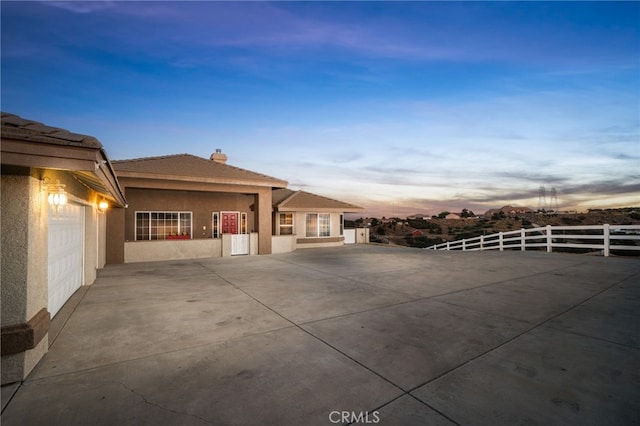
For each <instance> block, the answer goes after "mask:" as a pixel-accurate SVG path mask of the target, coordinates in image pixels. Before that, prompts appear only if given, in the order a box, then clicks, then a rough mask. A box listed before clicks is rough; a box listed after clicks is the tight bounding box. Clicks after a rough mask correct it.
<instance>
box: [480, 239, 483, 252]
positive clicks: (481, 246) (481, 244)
mask: <svg viewBox="0 0 640 426" xmlns="http://www.w3.org/2000/svg"><path fill="white" fill-rule="evenodd" d="M483 248H484V235H480V251H482V249H483Z"/></svg>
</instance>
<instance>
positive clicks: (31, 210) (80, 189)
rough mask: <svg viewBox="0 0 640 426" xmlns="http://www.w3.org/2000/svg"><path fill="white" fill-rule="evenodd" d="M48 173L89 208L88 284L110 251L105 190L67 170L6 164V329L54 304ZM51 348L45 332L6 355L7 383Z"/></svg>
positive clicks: (3, 272)
mask: <svg viewBox="0 0 640 426" xmlns="http://www.w3.org/2000/svg"><path fill="white" fill-rule="evenodd" d="M45 177H46V178H48V180H49V182H56V181H57V180H59V181H60V183H62V184H64V185H66V186H65V188H64V189H65V191H66V192H67V193H68V195H69V199H70V202H74V203H80V204H82V205H84V206H85V209H84V210H85V232H84V247H85V249H84V277H83V278H84V284H85V285H86V284H91V283H93V282H94V280H95V278H96V268H97V267H100V266H101V265H99V254H98V253H99V251H100V250H101V251H102V252H103V253H104V241H105V239H104V236H99V235H98V233H99V232H100V230H102V231H103V232H104V230H105V229H104V226H102V227H101V226H100V218H99V215H98V213H97V210H96V204H97V202H98V198H99V194H97V193H96V192H95V191H92V190H90V189H88V188H87V187H86V186H84V185H82V184H80V183H79V182H78V181H77V180H76V179H75V178H73V176H71V175H69V174H68V173H66V172H62V171H56V170H41V169H27V168H22V167H11V166H3V167H2V180H1V185H2V197H1V210H0V213H1V216H0V224H1V225H0V226H1V232H0V234H1V239H2V257H1V261H0V263H1V264H0V271H1V278H2V287H1V292H2V294H1V296H2V317H1V318H2V326H3V327H6V326H12V325H19V324H25V323H27V322H28V321H30V320H31V319H32V318H34V317H35V316H36V314H38V312H40V311H41V310H42V309H47V307H48V298H49V283H48V261H49V253H48V224H49V204H48V202H47V195H48V193H47V188H46V186H45V185H44V184H43V183H44V182H43V179H44V178H45ZM101 244H102V246H101ZM101 247H102V248H101ZM103 257H104V254H103ZM47 324H48V322H47ZM45 330H46V329H45ZM47 350H48V336H47V335H46V334H45V335H44V337H43V338H42V340H40V342H38V343H37V344H36V346H35V347H34V348H32V349H29V350H27V351H25V352H20V353H16V354H12V355H5V356H3V357H2V383H3V384H4V383H11V382H14V381H19V380H23V379H24V378H25V377H26V376H27V375H28V374H29V372H30V371H31V370H32V369H33V367H35V365H36V364H37V363H38V361H39V360H40V359H41V358H42V356H43V355H44V354H45V353H46V352H47Z"/></svg>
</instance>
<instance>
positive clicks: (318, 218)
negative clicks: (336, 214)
mask: <svg viewBox="0 0 640 426" xmlns="http://www.w3.org/2000/svg"><path fill="white" fill-rule="evenodd" d="M306 236H307V237H329V236H331V215H330V214H328V213H307V217H306Z"/></svg>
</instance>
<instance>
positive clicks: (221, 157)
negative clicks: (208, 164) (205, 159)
mask: <svg viewBox="0 0 640 426" xmlns="http://www.w3.org/2000/svg"><path fill="white" fill-rule="evenodd" d="M209 159H210V160H211V161H215V162H216V163H220V164H227V154H223V153H222V150H221V149H220V148H217V149H216V152H214V153H213V154H211V157H210V158H209Z"/></svg>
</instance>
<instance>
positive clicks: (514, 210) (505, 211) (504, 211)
mask: <svg viewBox="0 0 640 426" xmlns="http://www.w3.org/2000/svg"><path fill="white" fill-rule="evenodd" d="M532 212H533V210H531V209H530V208H528V207H517V206H504V207H501V208H499V209H489V210H487V211H486V212H485V213H484V216H485V217H488V218H490V217H492V216H493V215H505V216H509V215H516V214H526V213H532Z"/></svg>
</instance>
